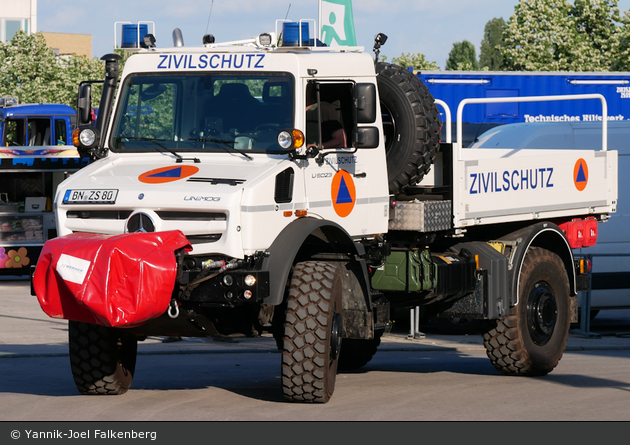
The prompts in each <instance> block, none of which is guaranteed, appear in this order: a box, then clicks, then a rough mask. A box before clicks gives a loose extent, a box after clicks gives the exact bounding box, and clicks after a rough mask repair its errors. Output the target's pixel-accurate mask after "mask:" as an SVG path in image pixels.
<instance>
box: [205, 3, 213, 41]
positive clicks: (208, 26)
mask: <svg viewBox="0 0 630 445" xmlns="http://www.w3.org/2000/svg"><path fill="white" fill-rule="evenodd" d="M212 6H214V0H212V3H210V13H209V14H208V24H207V25H206V34H208V28H210V17H211V16H212Z"/></svg>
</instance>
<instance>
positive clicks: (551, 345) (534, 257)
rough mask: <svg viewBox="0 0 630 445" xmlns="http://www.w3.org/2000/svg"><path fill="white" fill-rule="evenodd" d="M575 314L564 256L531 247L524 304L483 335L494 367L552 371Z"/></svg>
mask: <svg viewBox="0 0 630 445" xmlns="http://www.w3.org/2000/svg"><path fill="white" fill-rule="evenodd" d="M569 312H570V300H569V279H568V276H567V272H566V269H565V268H564V264H563V263H562V261H561V260H560V257H558V255H556V254H555V253H552V252H550V251H548V250H546V249H542V248H536V247H532V248H530V250H529V251H528V252H527V255H526V256H525V259H524V261H523V266H522V268H521V274H520V278H519V300H518V304H517V305H516V307H515V308H514V309H513V310H512V314H511V315H509V316H508V317H504V318H502V319H500V320H497V321H496V324H495V325H494V326H491V328H490V329H489V330H488V331H487V332H486V333H485V334H484V336H483V340H484V346H485V347H486V352H487V354H488V357H489V358H490V361H491V362H492V364H493V365H494V367H495V368H496V369H498V370H499V371H501V372H502V373H504V374H507V375H529V376H539V375H546V374H548V373H549V372H551V370H552V369H553V368H555V367H556V365H557V364H558V362H559V361H560V358H561V357H562V353H563V352H564V348H565V346H566V342H567V338H568V336H569V327H570V317H569Z"/></svg>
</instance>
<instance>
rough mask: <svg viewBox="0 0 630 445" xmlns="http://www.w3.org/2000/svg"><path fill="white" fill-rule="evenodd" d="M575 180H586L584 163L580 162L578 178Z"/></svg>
mask: <svg viewBox="0 0 630 445" xmlns="http://www.w3.org/2000/svg"><path fill="white" fill-rule="evenodd" d="M575 182H586V175H585V174H584V164H581V163H580V169H579V170H578V174H577V178H575Z"/></svg>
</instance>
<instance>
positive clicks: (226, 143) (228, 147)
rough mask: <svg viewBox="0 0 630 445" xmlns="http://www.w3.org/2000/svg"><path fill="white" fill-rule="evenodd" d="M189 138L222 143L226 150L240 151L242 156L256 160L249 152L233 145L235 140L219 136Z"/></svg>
mask: <svg viewBox="0 0 630 445" xmlns="http://www.w3.org/2000/svg"><path fill="white" fill-rule="evenodd" d="M188 140H189V141H196V142H210V143H216V144H222V145H223V146H222V147H221V148H222V149H224V150H225V151H227V152H231V153H238V154H240V155H241V156H245V157H246V158H247V159H249V160H250V161H253V160H254V158H252V157H251V156H250V155H248V154H247V153H244V152H242V151H241V150H239V149H238V148H235V147H234V145H231V144H234V141H229V140H225V139H217V138H188Z"/></svg>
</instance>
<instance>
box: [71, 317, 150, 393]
mask: <svg viewBox="0 0 630 445" xmlns="http://www.w3.org/2000/svg"><path fill="white" fill-rule="evenodd" d="M68 343H69V351H70V368H71V370H72V376H73V377H74V383H75V384H76V386H77V389H78V390H79V392H80V393H81V394H93V395H117V394H124V393H125V392H127V390H128V389H129V387H130V386H131V381H132V380H133V373H134V370H135V367H136V354H137V350H138V341H137V340H136V338H134V337H130V336H128V335H125V334H124V333H122V332H121V331H120V330H119V329H114V328H108V327H105V326H98V325H94V324H90V323H83V322H79V321H69V322H68Z"/></svg>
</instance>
